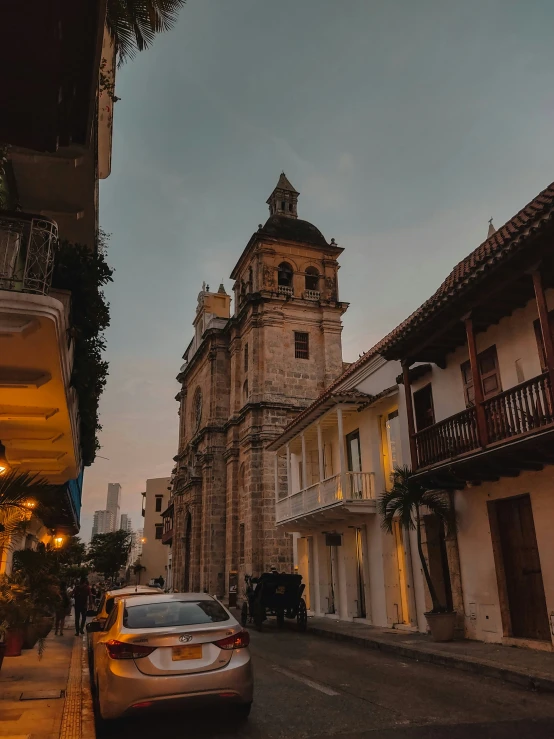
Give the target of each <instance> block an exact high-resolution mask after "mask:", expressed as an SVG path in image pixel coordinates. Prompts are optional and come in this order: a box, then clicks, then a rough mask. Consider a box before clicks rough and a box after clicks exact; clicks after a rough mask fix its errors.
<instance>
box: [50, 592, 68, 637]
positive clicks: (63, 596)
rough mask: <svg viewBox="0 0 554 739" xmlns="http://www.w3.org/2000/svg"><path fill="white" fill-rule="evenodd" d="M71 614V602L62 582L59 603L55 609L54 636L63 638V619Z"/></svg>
mask: <svg viewBox="0 0 554 739" xmlns="http://www.w3.org/2000/svg"><path fill="white" fill-rule="evenodd" d="M70 613H71V600H70V599H69V595H68V594H67V586H66V584H65V583H64V582H61V583H60V602H59V603H58V607H57V608H56V625H55V629H54V634H55V636H58V634H59V635H60V636H63V629H64V626H65V619H66V618H67V616H69V614H70Z"/></svg>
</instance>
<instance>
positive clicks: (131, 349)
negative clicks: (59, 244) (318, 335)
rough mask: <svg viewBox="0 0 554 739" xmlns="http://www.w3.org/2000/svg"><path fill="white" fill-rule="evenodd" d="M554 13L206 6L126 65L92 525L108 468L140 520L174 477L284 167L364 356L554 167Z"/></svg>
mask: <svg viewBox="0 0 554 739" xmlns="http://www.w3.org/2000/svg"><path fill="white" fill-rule="evenodd" d="M553 20H554V7H553V5H552V2H551V1H550V2H547V0H544V1H542V0H526V2H523V1H522V0H518V1H512V0H466V1H465V2H463V3H461V2H459V1H457V2H453V1H452V0H418V2H413V1H411V0H389V2H385V0H380V1H379V2H377V1H376V0H342V2H337V0H280V2H269V0H188V2H187V5H186V6H185V7H184V8H183V9H182V10H181V12H180V16H179V22H178V24H177V26H176V28H175V29H174V30H173V31H171V32H169V33H167V34H164V35H161V36H159V37H158V38H157V39H156V41H155V43H154V45H153V47H152V49H150V50H149V51H146V52H142V53H140V54H138V55H137V57H136V58H135V59H134V60H133V61H131V62H128V63H127V64H125V66H124V67H123V68H121V69H120V70H119V72H118V76H117V87H116V93H117V95H118V96H119V97H120V98H121V100H120V101H119V102H118V103H117V104H116V107H115V128H114V141H113V164H112V173H111V176H110V177H109V179H107V180H105V181H103V182H102V183H101V186H100V198H101V207H100V224H101V227H102V228H103V229H104V230H105V231H107V232H109V233H111V240H110V245H109V252H108V258H109V262H110V264H111V265H112V266H113V267H114V268H115V275H114V283H113V285H111V286H109V288H108V289H107V291H106V292H107V296H108V299H109V302H110V305H111V314H112V321H111V328H110V329H109V330H108V332H107V340H108V351H107V358H108V360H109V362H110V377H109V380H108V385H107V389H106V391H105V393H104V395H103V396H102V400H101V423H102V425H103V427H104V430H103V432H102V434H101V443H102V449H101V451H100V455H101V456H102V457H107V459H102V458H98V459H97V461H96V462H95V463H94V465H93V466H92V467H91V468H89V469H87V470H86V471H85V490H84V510H83V516H82V531H81V535H82V537H83V538H84V539H85V540H87V541H88V539H89V537H90V531H91V525H92V514H93V512H94V510H95V509H98V508H104V507H105V502H106V490H107V484H108V482H120V483H121V484H122V486H123V502H122V511H124V512H128V513H130V515H131V517H132V522H133V526H134V528H138V527H139V526H142V519H141V518H140V493H141V491H142V490H144V488H145V480H146V479H147V478H152V477H163V476H166V475H169V474H170V472H171V469H172V466H173V461H172V458H173V456H174V455H175V454H176V452H177V403H176V402H175V400H174V396H175V394H176V393H177V392H178V390H179V386H178V384H177V382H176V380H175V376H176V374H177V372H178V370H179V367H180V365H181V363H182V360H181V356H182V354H183V351H184V349H185V347H186V345H187V344H188V342H189V340H190V338H191V334H192V326H191V324H192V320H193V318H194V312H195V308H196V302H197V295H198V292H199V291H200V289H201V286H202V282H203V281H206V282H208V283H209V284H210V285H211V286H212V288H214V289H217V286H218V285H219V282H220V281H221V280H222V279H223V280H224V283H225V286H226V288H227V291H228V292H231V289H232V281H231V280H229V279H228V277H229V274H230V273H231V270H232V268H233V266H234V264H235V262H236V261H237V259H238V257H239V256H240V254H241V252H242V250H243V248H244V246H245V245H246V243H247V241H248V239H249V238H250V236H251V234H252V233H253V232H254V231H256V230H257V227H258V224H259V223H264V222H265V220H266V219H267V217H268V215H269V214H268V210H267V206H266V204H265V201H266V199H267V197H268V195H269V194H270V193H271V191H272V190H273V188H274V186H275V184H276V183H277V179H278V177H279V173H280V172H281V171H282V170H284V171H285V172H286V174H287V177H288V178H289V180H290V181H291V182H292V184H293V185H294V186H295V188H296V189H297V190H299V191H300V199H299V205H298V210H299V217H300V218H304V219H306V220H308V221H311V222H312V223H314V224H315V225H316V226H317V227H318V228H320V229H321V231H322V232H323V234H324V235H325V236H326V237H327V239H328V240H330V239H331V238H332V237H334V238H335V239H336V240H337V243H338V244H339V245H340V246H342V247H344V249H345V251H344V254H343V255H342V257H341V258H340V263H341V270H340V274H339V279H340V296H341V299H342V300H344V301H347V302H349V303H350V308H349V310H348V312H347V313H346V315H345V317H344V331H343V352H344V360H345V361H352V360H354V359H356V358H357V357H358V355H359V354H360V353H361V352H363V351H365V350H367V349H368V348H369V347H371V346H372V345H373V344H374V343H375V342H376V341H377V340H379V339H380V338H381V337H382V336H383V335H384V334H385V333H387V332H388V331H389V330H391V329H392V328H394V326H396V325H397V324H398V323H399V322H400V321H402V320H403V319H404V318H405V317H406V316H407V315H408V314H409V313H411V312H412V311H413V310H414V309H415V308H417V307H418V306H419V305H420V304H421V303H422V302H423V301H424V300H425V299H426V298H428V297H429V295H431V294H432V293H433V292H434V291H435V289H436V288H437V287H438V285H439V283H440V282H442V280H443V279H444V278H445V276H446V275H447V273H448V272H449V271H450V270H451V269H452V267H453V266H454V265H455V264H456V263H457V262H458V261H459V260H460V259H462V258H463V257H464V256H465V255H467V254H468V253H469V252H470V251H471V250H473V249H474V248H475V247H476V246H477V245H478V244H479V243H480V242H481V241H483V240H484V238H485V236H486V233H487V227H488V223H487V222H488V220H489V218H491V217H493V219H494V224H495V226H496V227H499V226H501V225H502V224H503V223H504V222H505V221H506V220H508V219H509V218H510V217H511V216H512V215H513V214H514V213H515V212H517V211H518V210H520V208H522V207H523V206H524V205H525V204H526V203H527V202H528V201H529V200H531V199H532V198H533V197H534V196H535V195H536V194H537V193H538V192H539V191H540V190H542V189H543V188H544V187H546V186H547V185H548V184H549V183H550V182H551V181H552V180H554V146H553V144H552V141H553V136H552V134H553V131H554V45H553V44H552V24H553Z"/></svg>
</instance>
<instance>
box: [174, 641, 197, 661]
mask: <svg viewBox="0 0 554 739" xmlns="http://www.w3.org/2000/svg"><path fill="white" fill-rule="evenodd" d="M171 659H172V660H173V661H174V662H178V661H179V660H182V659H202V644H193V645H191V646H187V647H173V648H172V652H171Z"/></svg>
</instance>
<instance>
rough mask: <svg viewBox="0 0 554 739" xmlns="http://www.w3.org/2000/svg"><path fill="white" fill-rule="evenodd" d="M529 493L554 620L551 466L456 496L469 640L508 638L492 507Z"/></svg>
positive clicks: (550, 609)
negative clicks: (496, 502) (492, 503)
mask: <svg viewBox="0 0 554 739" xmlns="http://www.w3.org/2000/svg"><path fill="white" fill-rule="evenodd" d="M525 493H530V498H531V506H532V510H533V518H534V522H535V532H536V536H537V546H538V549H539V557H540V561H541V569H542V577H543V583H544V590H545V596H546V607H547V611H548V614H549V616H552V615H554V536H552V521H554V475H553V474H552V467H550V468H549V467H546V468H545V469H544V470H543V471H541V472H522V473H521V474H520V476H519V477H515V478H503V479H502V480H500V481H499V482H489V483H483V484H482V485H480V486H479V487H476V488H470V489H468V490H463V491H459V492H457V493H456V496H455V506H456V511H457V514H458V517H459V530H458V546H459V551H460V566H461V574H462V585H463V597H464V610H465V629H466V636H468V637H469V638H470V639H479V640H483V641H489V642H501V641H502V638H503V636H502V620H501V613H500V603H499V596H498V586H497V580H496V569H495V564H494V555H493V547H492V540H491V532H490V525H489V517H488V510H487V502H488V501H491V500H497V499H499V498H508V497H511V496H514V495H522V494H525ZM470 604H474V606H473V605H470ZM472 611H474V612H475V618H471V612H472ZM487 615H488V616H489V618H488V619H487V618H486V616H487Z"/></svg>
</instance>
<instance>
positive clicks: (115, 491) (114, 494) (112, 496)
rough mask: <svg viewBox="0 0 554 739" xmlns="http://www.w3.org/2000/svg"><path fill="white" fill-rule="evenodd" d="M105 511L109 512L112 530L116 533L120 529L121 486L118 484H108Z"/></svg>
mask: <svg viewBox="0 0 554 739" xmlns="http://www.w3.org/2000/svg"><path fill="white" fill-rule="evenodd" d="M106 510H108V511H110V512H111V514H112V516H113V529H112V531H117V529H119V527H120V510H121V485H120V484H119V483H118V482H109V483H108V495H107V497H106Z"/></svg>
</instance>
